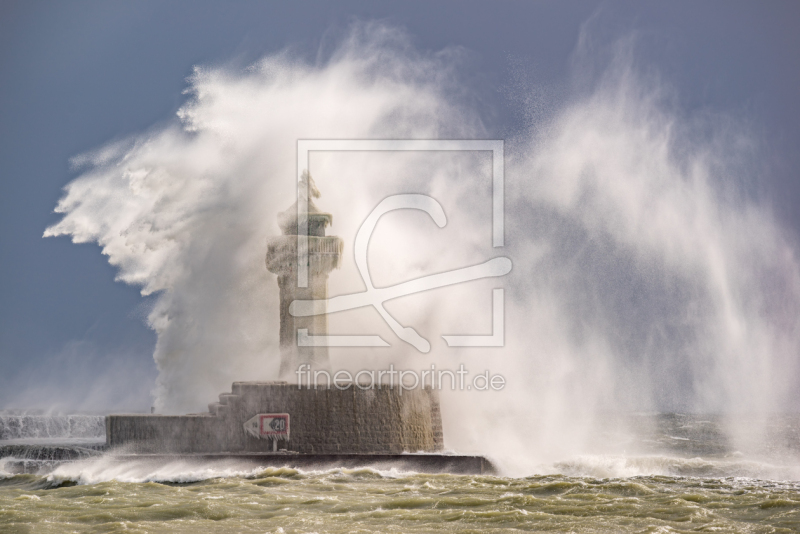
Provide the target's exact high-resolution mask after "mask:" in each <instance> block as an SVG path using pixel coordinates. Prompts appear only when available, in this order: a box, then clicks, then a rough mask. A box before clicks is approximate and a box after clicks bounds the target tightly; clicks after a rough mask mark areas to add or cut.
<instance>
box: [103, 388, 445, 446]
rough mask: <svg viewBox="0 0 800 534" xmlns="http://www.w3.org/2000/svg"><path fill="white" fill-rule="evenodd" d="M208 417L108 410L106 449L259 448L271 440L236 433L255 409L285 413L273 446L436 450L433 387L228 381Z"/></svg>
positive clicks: (438, 443) (440, 442) (436, 412)
mask: <svg viewBox="0 0 800 534" xmlns="http://www.w3.org/2000/svg"><path fill="white" fill-rule="evenodd" d="M209 410H210V412H209V413H208V414H192V415H179V416H178V415H151V414H144V415H139V414H135V415H109V416H108V417H107V418H106V440H107V444H108V445H109V446H110V447H126V449H127V450H130V451H131V452H136V453H147V452H149V453H216V452H266V451H271V450H272V441H271V440H269V439H259V438H256V437H254V436H251V435H249V434H248V433H247V432H245V430H244V424H245V422H246V421H248V420H249V419H251V418H252V417H254V416H255V415H257V414H260V413H288V414H289V415H290V418H291V422H290V428H291V431H290V439H289V440H288V441H281V442H280V444H279V447H280V448H282V449H286V450H288V451H293V452H299V453H307V454H330V453H384V454H386V453H392V454H397V453H402V452H420V451H422V452H434V451H439V450H441V449H442V446H443V439H442V421H441V415H440V411H439V398H438V392H436V391H433V390H431V389H415V390H401V389H400V388H397V387H394V388H390V387H383V388H381V389H368V390H361V389H358V388H355V387H351V388H350V389H346V390H340V389H337V388H335V387H331V388H323V387H319V388H318V389H308V388H306V387H303V388H298V387H297V386H296V385H291V384H286V383H276V382H234V383H233V387H232V389H231V393H224V394H222V395H220V402H218V403H213V404H211V405H210V406H209Z"/></svg>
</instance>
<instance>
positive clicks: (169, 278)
mask: <svg viewBox="0 0 800 534" xmlns="http://www.w3.org/2000/svg"><path fill="white" fill-rule="evenodd" d="M619 57H620V58H621V59H620V60H619V61H618V62H617V63H616V64H613V65H612V66H611V67H609V68H608V69H606V72H605V74H604V75H603V76H602V77H600V78H599V79H597V80H595V82H593V84H592V85H591V90H590V91H588V92H586V93H585V94H584V93H581V96H576V97H574V98H572V99H571V100H570V99H567V100H568V103H567V104H564V105H563V107H562V108H561V109H558V110H555V111H553V112H552V113H551V115H550V116H549V117H548V121H547V122H546V123H542V124H537V125H536V130H535V131H536V133H535V134H530V135H522V136H519V137H517V138H515V139H510V140H507V152H508V155H507V162H506V163H507V165H506V169H507V170H506V183H507V186H506V187H507V189H506V201H507V206H508V211H507V214H506V242H507V246H506V247H505V248H504V249H502V252H500V253H502V254H503V255H508V256H509V257H511V258H512V260H513V262H514V270H513V271H512V273H511V274H510V275H509V277H508V280H507V281H505V282H502V281H501V282H499V284H500V285H503V284H504V285H505V287H506V302H507V305H506V347H504V348H503V349H491V350H488V349H487V350H485V351H477V350H462V351H455V350H452V349H450V350H449V352H448V349H446V347H445V346H444V344H443V342H442V341H441V338H440V337H439V336H440V335H441V334H458V333H488V331H485V330H486V329H488V328H490V327H491V322H490V297H491V288H492V287H496V286H497V285H498V283H497V281H492V282H491V283H489V282H486V283H483V282H481V283H477V284H474V285H471V286H469V287H466V286H465V287H463V288H451V289H447V290H444V289H442V290H437V291H434V292H430V293H429V294H425V295H416V296H413V297H407V298H405V299H403V301H402V302H401V301H400V300H398V301H394V302H390V303H388V304H387V308H388V309H389V310H390V311H391V312H392V313H394V314H396V317H397V318H398V320H400V322H402V323H403V324H408V325H412V326H414V327H415V328H417V329H418V330H419V331H420V332H421V333H422V334H423V335H424V336H425V337H426V338H428V339H429V340H430V341H431V343H432V345H433V351H432V352H431V354H430V355H426V356H422V355H420V354H419V353H416V352H414V351H413V350H410V349H408V347H404V346H402V345H401V344H399V342H398V341H397V340H396V339H395V338H393V337H392V334H391V332H390V331H389V330H388V328H387V327H386V325H385V324H383V323H382V321H381V320H380V319H379V318H378V317H377V315H376V314H375V313H374V311H372V310H358V311H353V312H348V313H349V315H347V314H336V315H334V316H332V317H331V318H330V325H331V328H330V330H331V331H332V332H335V333H350V334H352V333H362V332H363V333H372V334H374V333H376V332H377V333H379V334H380V335H382V336H383V337H384V339H387V340H389V341H390V342H391V343H392V344H393V348H392V349H385V350H376V351H367V350H365V349H353V350H346V351H345V350H338V351H337V350H332V351H331V356H332V361H333V364H334V366H335V367H347V368H351V369H359V368H363V367H365V366H368V367H372V368H385V366H387V365H388V364H389V363H395V364H398V365H399V364H402V365H403V366H404V367H406V368H415V369H425V368H427V367H428V366H429V365H430V364H431V363H432V362H435V363H436V365H437V367H440V368H441V367H449V368H456V367H457V365H458V363H460V362H463V363H465V365H466V366H467V368H468V369H470V370H472V371H474V372H482V371H483V370H484V369H486V368H489V369H491V371H492V372H493V373H503V374H504V375H505V376H506V379H507V382H508V386H507V389H506V390H505V391H503V392H501V393H474V392H473V393H460V392H459V393H452V394H450V393H446V394H444V395H443V410H444V413H445V417H446V421H445V432H446V435H447V443H448V445H449V446H450V447H454V448H457V449H461V450H464V449H472V450H479V451H483V452H492V453H493V454H495V455H496V456H500V457H501V458H502V457H505V458H506V459H510V458H517V459H519V458H527V460H526V462H527V463H525V462H523V463H525V465H528V466H530V465H533V463H532V462H534V463H535V461H536V460H537V458H543V457H555V456H558V455H561V456H564V455H566V454H568V453H569V452H579V451H580V450H582V448H583V447H584V445H585V444H587V443H588V442H589V438H590V436H591V434H592V431H593V428H594V427H593V426H592V424H591V421H592V420H593V419H592V417H593V415H594V414H596V413H597V412H600V411H605V410H617V409H623V410H630V409H633V410H715V411H718V410H740V411H748V410H749V411H768V410H775V409H778V408H780V407H781V406H783V405H784V403H786V402H789V400H790V399H791V395H792V391H793V389H794V388H796V387H797V372H796V371H797V367H796V363H795V362H796V354H797V353H798V349H799V348H800V345H799V343H798V341H799V340H798V336H797V332H798V329H797V318H798V317H800V314H798V312H799V311H800V309H798V308H800V277H799V276H798V274H799V273H800V271H798V266H797V261H796V258H795V252H794V249H793V247H792V246H791V243H790V242H789V241H788V240H787V238H786V237H785V236H784V233H783V231H782V229H781V227H780V225H778V224H777V223H776V221H775V220H774V219H773V218H772V216H771V215H770V212H769V210H768V209H766V208H764V207H763V206H761V205H759V204H757V203H755V202H754V201H753V200H751V199H747V198H746V197H744V196H743V195H741V194H739V193H736V191H735V189H736V188H735V187H733V186H731V185H730V184H729V176H730V175H731V173H735V172H737V169H736V168H733V167H732V166H731V165H730V163H729V162H730V161H734V162H740V161H741V160H742V158H743V157H744V156H742V154H741V152H740V151H739V149H740V147H741V142H742V139H744V140H746V139H747V137H746V136H745V135H738V134H734V135H731V134H730V132H723V131H721V129H724V128H723V127H725V128H727V127H729V126H730V123H722V122H720V121H718V120H716V119H713V118H709V119H708V120H706V121H705V122H704V124H703V128H697V127H696V125H695V124H689V123H687V122H686V120H684V119H682V118H681V115H680V113H678V111H677V110H676V109H675V107H674V104H672V103H671V101H670V100H669V99H668V98H665V93H664V92H663V90H662V89H663V88H662V86H661V85H659V84H658V83H657V82H653V81H647V80H644V79H643V78H642V77H640V76H637V75H636V73H635V72H634V70H633V69H632V68H631V64H632V62H631V61H630V60H629V59H627V56H625V55H624V54H623V55H621V56H619ZM457 60H458V53H457V51H446V52H443V53H439V54H428V55H426V54H421V53H419V52H417V51H415V50H414V49H413V48H412V47H410V46H409V45H408V43H407V41H406V40H405V38H404V37H403V36H402V34H401V33H399V32H397V31H395V30H392V29H389V28H386V27H384V26H380V25H361V26H356V27H354V29H353V31H352V33H351V34H350V36H349V37H348V38H347V39H346V40H345V41H343V42H342V44H341V45H340V47H339V48H337V49H336V50H335V51H334V52H333V53H332V54H331V56H330V57H329V58H328V59H325V60H323V61H319V62H317V63H316V64H310V63H308V62H306V61H304V60H302V59H298V58H294V57H292V56H291V55H289V54H278V55H275V56H270V57H267V58H265V59H263V60H262V61H261V62H259V63H258V64H256V65H254V66H253V67H252V68H250V69H248V70H246V71H244V72H238V71H228V70H226V69H206V68H198V69H197V70H196V72H195V75H194V76H193V77H192V79H191V80H190V88H189V90H188V93H189V94H190V97H189V101H188V102H187V104H186V105H184V106H183V108H181V110H180V112H179V119H180V120H179V121H178V122H176V123H175V124H172V125H170V126H167V127H164V128H161V129H159V130H154V131H152V132H150V133H149V134H147V135H143V136H140V137H136V138H134V139H133V140H131V141H130V142H129V143H130V144H125V143H121V144H116V145H110V146H109V147H104V148H101V149H99V150H98V151H96V152H95V153H93V154H95V155H94V156H93V155H89V156H81V157H79V158H78V161H77V163H78V164H80V165H83V166H88V169H87V170H86V171H85V172H84V173H83V174H82V175H81V176H80V177H79V178H77V179H76V180H74V181H73V182H71V183H70V184H69V185H68V186H67V189H66V193H65V195H64V197H63V198H62V200H61V201H60V202H59V205H58V208H57V211H58V212H60V213H63V214H64V217H63V219H62V220H61V221H60V222H59V223H57V224H56V225H54V226H52V227H51V228H49V229H48V230H47V231H46V232H45V235H46V236H56V235H69V236H72V239H73V241H75V242H97V243H99V244H100V246H101V247H102V249H103V254H105V255H107V256H108V259H109V262H110V263H111V264H113V265H115V266H117V267H118V269H119V275H118V278H119V280H120V281H123V282H125V283H129V284H135V285H139V286H141V287H142V292H143V293H144V294H153V293H156V294H157V295H158V296H157V303H156V306H155V308H154V310H153V311H152V313H151V314H150V315H149V317H148V321H149V324H150V325H151V327H152V328H153V329H154V330H155V331H156V332H157V334H158V342H157V346H156V351H155V354H154V358H155V360H156V363H157V366H158V370H159V377H158V380H157V388H156V391H155V397H156V405H157V407H158V409H159V411H166V412H173V413H183V412H186V411H191V410H194V411H197V410H202V409H204V407H205V405H206V404H207V403H208V402H212V401H214V400H215V398H216V395H217V394H218V393H220V392H222V391H226V390H227V389H228V388H229V386H230V383H231V382H233V381H234V380H266V379H274V378H275V377H276V376H277V366H278V360H277V358H278V342H277V341H278V340H277V335H278V317H277V303H278V300H277V284H276V282H275V279H274V276H273V275H271V274H269V273H268V272H267V271H266V269H265V267H264V254H265V248H266V239H267V237H268V236H271V235H276V234H278V233H279V230H278V228H277V224H276V222H275V221H276V215H277V213H278V212H279V211H282V210H283V209H285V208H286V207H288V206H289V205H290V204H291V203H292V201H293V198H294V191H293V180H294V176H296V174H295V173H296V169H295V148H296V147H295V143H296V140H297V139H324V138H333V139H347V138H378V139H380V138H468V137H473V138H485V137H486V133H485V131H484V130H483V128H482V126H481V123H480V121H479V120H478V119H477V118H476V117H477V113H476V111H475V110H474V109H471V107H470V106H469V105H468V104H467V102H469V100H468V99H467V98H465V94H466V91H465V90H464V89H463V88H461V87H459V85H458V78H457V74H456V70H455V69H454V66H453V65H454V63H457ZM528 100H531V101H537V102H538V100H537V99H536V98H533V99H528ZM698 132H701V133H698ZM723 133H724V134H725V135H722V134H723ZM311 168H312V174H313V175H314V177H315V180H316V182H317V184H318V185H319V187H320V189H321V191H322V193H323V197H322V199H320V201H319V203H318V204H319V205H320V207H321V208H323V209H326V210H329V211H331V212H332V213H333V214H334V227H333V229H334V232H333V233H335V234H337V235H340V236H341V237H343V238H344V239H345V256H346V258H345V264H344V266H343V268H342V270H341V271H337V272H334V273H333V274H332V275H331V278H330V292H331V294H332V295H334V294H341V293H349V292H353V291H360V290H363V285H362V284H361V281H360V278H359V277H358V274H357V272H356V271H355V268H354V265H353V262H352V256H351V255H352V239H353V237H354V236H355V233H356V230H357V229H358V226H359V225H360V223H361V221H363V218H364V217H365V216H366V214H367V213H368V212H369V211H370V210H371V209H372V208H373V207H374V206H375V205H376V204H377V202H378V201H380V199H382V198H383V197H385V196H386V195H389V194H394V193H398V192H421V193H427V194H431V195H433V196H434V197H435V198H437V199H438V200H439V201H441V202H442V204H443V206H444V208H445V212H446V213H447V216H448V225H447V227H446V228H444V229H441V230H440V229H437V228H436V227H435V226H434V224H433V223H432V222H431V221H430V220H428V219H427V216H425V215H423V214H414V213H403V214H392V215H387V217H386V218H385V220H382V221H381V223H380V224H379V225H378V228H377V229H376V232H375V235H374V236H373V240H372V243H371V247H370V258H371V262H372V263H371V268H372V269H373V277H374V279H375V281H376V283H377V284H379V285H387V284H391V283H396V282H399V281H403V280H407V279H410V278H413V277H416V276H420V275H424V274H429V273H431V272H440V271H443V270H446V269H453V268H458V267H463V266H465V265H471V264H475V263H479V262H482V261H485V260H486V259H488V258H490V257H492V256H495V255H498V254H500V253H498V251H497V250H494V249H492V248H491V241H490V236H491V226H490V225H489V224H488V221H490V217H491V213H490V211H489V210H490V206H487V205H486V203H483V202H481V201H482V200H485V198H488V196H489V192H490V187H491V177H490V174H489V172H490V162H489V160H488V159H487V158H486V155H481V154H364V153H359V154H327V153H320V154H314V155H312V160H311ZM731 191H733V193H732V192H731ZM459 329H460V330H459ZM465 329H483V331H481V332H467V331H465ZM795 400H796V399H795ZM587 421H589V422H587ZM518 467H519V466H518Z"/></svg>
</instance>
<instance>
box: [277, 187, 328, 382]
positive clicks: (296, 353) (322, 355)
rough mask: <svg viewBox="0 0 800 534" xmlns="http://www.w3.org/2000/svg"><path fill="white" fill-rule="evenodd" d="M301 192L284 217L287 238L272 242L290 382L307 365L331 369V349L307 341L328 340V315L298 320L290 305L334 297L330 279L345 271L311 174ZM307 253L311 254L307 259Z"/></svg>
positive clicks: (283, 367)
mask: <svg viewBox="0 0 800 534" xmlns="http://www.w3.org/2000/svg"><path fill="white" fill-rule="evenodd" d="M298 193H299V194H298V201H297V202H295V203H294V204H293V205H292V206H290V207H289V208H288V209H287V210H286V211H284V212H281V213H279V214H278V226H279V227H280V229H281V231H282V232H283V235H281V236H276V237H273V238H271V239H270V240H269V241H268V242H267V258H266V264H267V270H269V271H270V272H271V273H274V274H276V275H278V287H279V288H280V358H281V364H280V374H279V377H280V379H281V380H286V381H291V380H293V379H294V378H296V376H297V375H296V371H297V369H298V368H299V367H300V366H301V365H303V364H306V365H308V366H309V367H308V368H310V369H316V370H326V371H328V370H330V362H329V358H328V347H325V346H313V345H312V343H310V342H307V341H306V342H304V341H303V340H306V339H307V336H325V335H327V331H328V320H327V315H325V314H319V315H314V316H309V317H294V316H292V315H291V314H290V313H289V305H290V304H291V303H292V302H293V301H295V300H322V301H324V300H326V299H327V298H328V274H329V273H330V272H331V271H332V270H333V269H336V268H338V267H339V264H340V261H341V257H342V248H343V243H342V240H341V239H340V238H339V237H337V236H326V235H325V228H326V227H328V226H329V225H331V224H332V223H333V216H332V215H331V214H330V213H324V212H322V211H321V210H320V209H319V208H317V206H316V205H315V204H314V199H315V198H319V197H320V196H321V195H320V192H319V190H318V189H317V187H316V185H315V184H314V180H313V179H312V178H311V175H310V174H308V172H304V173H303V176H302V178H301V180H300V182H299V183H298ZM298 203H300V204H299V205H298ZM303 248H305V250H306V252H307V253H306V254H302V252H303ZM298 251H300V252H301V254H298ZM304 256H305V264H303V263H302V262H303V257H304Z"/></svg>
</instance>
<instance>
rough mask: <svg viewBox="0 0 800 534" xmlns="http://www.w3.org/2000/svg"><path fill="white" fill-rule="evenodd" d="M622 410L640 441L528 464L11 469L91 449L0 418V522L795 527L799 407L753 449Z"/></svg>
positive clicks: (295, 527) (258, 527)
mask: <svg viewBox="0 0 800 534" xmlns="http://www.w3.org/2000/svg"><path fill="white" fill-rule="evenodd" d="M636 419H637V421H638V422H637V425H638V428H639V434H638V437H637V439H638V440H639V442H640V445H642V444H644V445H646V447H644V448H642V447H638V450H639V452H637V453H636V454H626V453H622V454H612V453H609V454H587V455H579V456H575V457H569V458H565V459H563V460H560V461H558V462H554V463H551V464H549V465H547V466H544V467H542V469H540V470H539V471H540V472H539V473H530V474H529V475H528V476H519V475H518V476H504V474H503V473H500V474H497V475H449V474H422V473H414V472H407V471H402V470H400V469H398V467H397V466H391V465H376V466H369V467H364V468H360V469H338V468H332V469H321V470H298V469H293V468H291V467H288V466H287V467H283V468H271V467H259V466H253V465H245V464H239V463H237V462H236V461H233V460H221V461H215V462H205V463H193V462H190V461H185V460H183V461H175V462H169V463H161V464H152V463H148V462H147V461H138V460H137V461H116V460H115V459H114V458H113V457H112V456H109V455H98V456H88V457H86V458H84V459H78V460H76V461H73V462H70V463H66V464H62V465H60V466H58V467H55V469H52V468H51V469H49V470H48V469H45V470H43V471H42V472H39V473H36V474H35V473H28V474H14V473H12V472H10V471H8V470H5V466H6V465H9V466H10V465H12V463H13V462H15V461H16V462H17V463H19V460H20V458H21V457H25V456H27V457H28V458H32V457H33V456H34V455H35V454H37V451H39V453H41V451H42V450H43V448H47V447H50V448H52V447H53V446H54V444H55V443H56V442H61V443H62V445H60V446H62V447H69V446H72V447H73V448H74V449H75V450H84V449H85V450H91V448H90V447H89V445H90V443H91V439H92V437H91V434H92V432H94V431H95V430H92V429H93V428H95V429H96V428H98V425H96V424H94V423H92V422H91V420H88V419H87V420H85V421H81V422H79V423H80V424H78V426H79V427H80V428H78V429H77V430H75V429H73V430H69V426H70V424H71V423H70V424H66V427H67V428H68V430H67V431H66V432H67V434H66V435H60V436H57V435H45V436H43V435H42V432H39V433H38V434H37V435H35V436H28V438H27V440H28V443H27V444H25V443H24V442H25V440H26V438H25V437H24V436H22V435H21V434H20V427H21V424H20V423H19V421H17V423H16V427H13V424H12V425H11V427H13V428H11V430H10V431H9V430H8V429H9V428H10V427H9V420H10V419H9V420H6V421H5V422H4V424H5V428H6V436H5V437H6V439H5V440H4V442H5V445H4V444H3V443H4V442H3V441H0V454H3V455H5V458H4V459H3V460H2V461H0V467H2V468H3V470H2V471H0V532H3V533H11V532H20V533H23V532H32V533H39V532H41V533H59V534H61V533H67V532H98V533H99V532H126V533H129V532H141V533H145V532H165V533H166V532H170V533H171V532H176V533H182V532H187V533H192V534H196V533H205V532H219V533H222V532H225V533H227V532H231V533H233V532H247V533H249V532H253V533H268V532H271V533H312V532H317V533H323V532H331V533H334V532H336V533H339V532H341V533H345V532H346V533H361V532H364V533H367V532H476V533H489V532H638V533H646V532H652V533H656V532H658V533H668V532H726V533H727V532H764V533H766V532H800V460H799V458H800V455H798V452H799V451H800V444H799V443H798V436H800V433H798V430H800V426H798V421H800V418H798V417H797V416H776V417H773V419H772V421H771V423H770V424H769V425H768V426H767V427H765V428H766V430H764V431H765V432H768V434H769V435H768V436H767V437H768V438H769V439H767V440H766V441H765V442H764V443H766V444H767V445H766V448H765V449H764V450H762V451H760V452H758V453H757V454H756V453H753V454H750V453H742V452H741V451H738V450H734V449H732V447H731V443H730V440H729V438H728V437H727V434H726V433H724V432H722V431H721V430H722V427H721V422H720V421H719V420H717V419H715V418H713V417H709V416H689V415H679V414H661V415H649V416H638V417H637V418H636ZM12 423H13V421H12ZM748 424H749V423H748ZM81 425H82V426H81ZM93 425H94V426H93ZM51 426H52V425H51ZM64 426H65V425H64V424H61V430H56V431H55V432H56V433H57V432H62V433H63V432H64ZM73 426H74V425H73ZM634 426H636V425H634ZM15 428H16V430H14V429H15ZM87 429H88V430H87ZM40 430H41V429H40ZM9 432H10V433H11V434H13V435H11V437H9ZM14 432H16V434H14ZM47 432H50V431H49V430H46V431H44V433H47ZM22 434H24V432H22ZM51 434H52V433H51ZM70 440H71V441H72V445H69V444H68V443H66V442H69V441H70ZM648 447H649V448H648ZM642 451H643V452H642Z"/></svg>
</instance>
